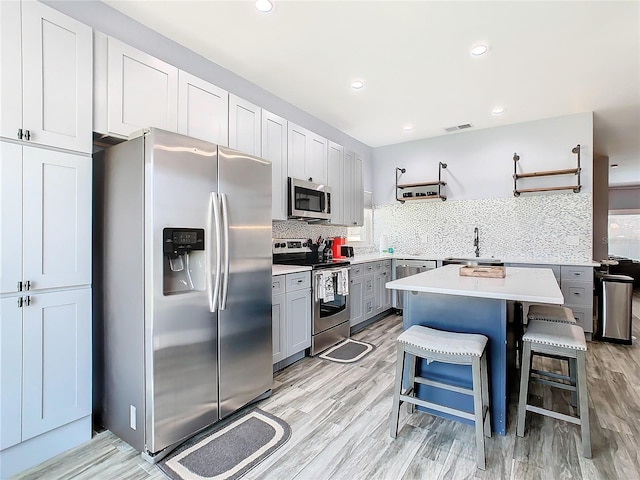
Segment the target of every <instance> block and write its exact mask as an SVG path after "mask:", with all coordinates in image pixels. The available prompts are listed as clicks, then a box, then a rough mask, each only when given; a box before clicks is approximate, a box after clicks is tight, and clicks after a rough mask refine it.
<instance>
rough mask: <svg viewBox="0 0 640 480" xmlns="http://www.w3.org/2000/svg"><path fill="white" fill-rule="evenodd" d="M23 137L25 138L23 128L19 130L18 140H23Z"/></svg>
mask: <svg viewBox="0 0 640 480" xmlns="http://www.w3.org/2000/svg"><path fill="white" fill-rule="evenodd" d="M23 136H24V135H23V133H22V129H21V128H19V129H18V140H22V137H23Z"/></svg>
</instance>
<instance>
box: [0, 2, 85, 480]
mask: <svg viewBox="0 0 640 480" xmlns="http://www.w3.org/2000/svg"><path fill="white" fill-rule="evenodd" d="M0 27H1V28H0V35H1V45H2V55H1V59H2V64H1V65H0V67H1V75H2V81H1V82H0V85H1V92H0V94H1V97H2V102H1V103H0V105H1V106H0V109H1V110H0V113H1V115H2V123H1V126H0V136H1V138H0V159H1V161H0V388H1V391H2V401H1V402H0V477H1V478H6V477H9V476H11V475H14V474H16V473H18V472H20V471H22V470H25V469H27V468H29V467H31V466H33V465H35V464H38V463H40V462H42V461H44V460H46V459H48V458H51V457H53V456H55V455H57V454H58V453H61V452H62V451H64V450H67V449H69V448H72V447H74V446H76V445H79V444H81V443H83V442H85V441H87V440H89V439H90V438H91V388H92V387H91V200H92V193H91V182H92V178H91V177H92V173H91V172H92V166H91V156H90V155H91V149H92V133H91V118H92V55H93V51H92V31H91V28H89V27H87V26H86V25H83V24H81V23H79V22H77V21H75V20H73V19H71V18H69V17H67V16H65V15H63V14H61V13H60V12H58V11H56V10H54V9H52V8H50V7H48V6H46V5H43V4H41V3H39V2H35V1H23V2H0Z"/></svg>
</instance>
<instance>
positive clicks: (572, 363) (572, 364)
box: [567, 358, 580, 414]
mask: <svg viewBox="0 0 640 480" xmlns="http://www.w3.org/2000/svg"><path fill="white" fill-rule="evenodd" d="M567 363H568V364H569V365H568V368H569V378H570V379H571V385H573V386H574V387H576V391H575V392H571V406H572V407H576V408H577V409H578V414H580V406H579V405H578V393H579V392H578V383H577V382H576V359H575V358H569V359H568V360H567Z"/></svg>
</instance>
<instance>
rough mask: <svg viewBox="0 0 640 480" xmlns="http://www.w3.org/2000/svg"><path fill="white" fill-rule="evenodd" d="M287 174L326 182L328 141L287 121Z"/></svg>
mask: <svg viewBox="0 0 640 480" xmlns="http://www.w3.org/2000/svg"><path fill="white" fill-rule="evenodd" d="M288 141H289V152H288V155H289V156H288V161H287V171H288V175H289V176H290V177H293V178H299V179H301V180H306V181H309V182H314V183H320V184H326V183H327V155H328V147H329V142H328V141H327V139H326V138H323V137H321V136H320V135H317V134H315V133H313V132H311V131H309V130H307V129H306V128H303V127H300V126H299V125H296V124H294V123H291V122H289V139H288Z"/></svg>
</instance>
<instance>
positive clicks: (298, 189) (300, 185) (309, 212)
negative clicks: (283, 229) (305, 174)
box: [288, 177, 331, 220]
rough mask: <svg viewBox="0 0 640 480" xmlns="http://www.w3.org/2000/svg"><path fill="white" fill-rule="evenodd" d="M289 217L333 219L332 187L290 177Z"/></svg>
mask: <svg viewBox="0 0 640 480" xmlns="http://www.w3.org/2000/svg"><path fill="white" fill-rule="evenodd" d="M288 193H289V202H288V217H289V218H296V219H304V220H331V187H328V186H326V185H321V184H318V183H312V182H307V181H305V180H298V179H297V178H291V177H289V181H288Z"/></svg>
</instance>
